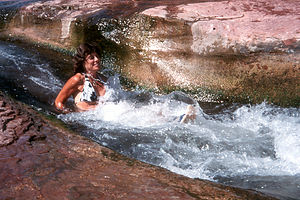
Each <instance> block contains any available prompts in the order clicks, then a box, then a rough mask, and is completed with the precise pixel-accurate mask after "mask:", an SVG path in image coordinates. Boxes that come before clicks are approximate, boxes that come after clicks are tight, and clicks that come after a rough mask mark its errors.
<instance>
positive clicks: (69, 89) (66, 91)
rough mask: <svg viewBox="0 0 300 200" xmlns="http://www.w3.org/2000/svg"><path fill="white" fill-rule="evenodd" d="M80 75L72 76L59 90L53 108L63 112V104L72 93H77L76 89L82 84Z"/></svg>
mask: <svg viewBox="0 0 300 200" xmlns="http://www.w3.org/2000/svg"><path fill="white" fill-rule="evenodd" d="M81 76H82V75H81V74H79V73H78V74H76V75H74V76H72V77H71V78H70V79H69V80H68V81H67V82H66V84H65V85H64V87H63V88H62V89H61V91H60V92H59V94H58V95H57V97H56V99H55V107H56V108H57V109H58V110H61V111H64V103H65V102H66V100H67V99H68V98H69V97H70V96H71V95H72V94H74V93H76V92H78V87H79V86H80V85H81V84H82V77H81Z"/></svg>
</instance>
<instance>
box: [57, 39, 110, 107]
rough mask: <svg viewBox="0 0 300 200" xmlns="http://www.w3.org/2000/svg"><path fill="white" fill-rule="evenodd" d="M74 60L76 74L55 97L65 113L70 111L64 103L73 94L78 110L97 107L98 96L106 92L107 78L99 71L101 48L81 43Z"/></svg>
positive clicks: (58, 105)
mask: <svg viewBox="0 0 300 200" xmlns="http://www.w3.org/2000/svg"><path fill="white" fill-rule="evenodd" d="M73 60H74V73H75V75H74V76H72V77H71V78H70V79H69V80H68V81H67V82H66V84H65V85H64V87H63V88H62V90H61V91H60V92H59V94H58V96H57V97H56V99H55V107H56V108H57V109H58V110H59V111H61V112H63V113H68V112H70V109H67V108H65V105H64V104H65V102H66V101H67V99H68V98H69V97H70V96H71V95H72V96H73V97H74V102H75V107H76V110H78V111H86V110H91V109H94V108H96V106H97V104H98V97H99V96H103V95H104V94H105V85H104V84H105V82H106V81H107V78H106V77H104V76H103V75H98V73H97V72H98V71H99V70H100V69H101V66H100V51H99V49H98V48H97V47H96V46H93V45H90V44H81V45H80V46H79V47H78V48H77V53H76V55H75V57H74V59H73Z"/></svg>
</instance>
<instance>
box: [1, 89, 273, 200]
mask: <svg viewBox="0 0 300 200" xmlns="http://www.w3.org/2000/svg"><path fill="white" fill-rule="evenodd" d="M0 105H2V106H1V108H3V105H5V108H9V109H10V110H12V111H14V110H21V112H18V114H16V113H15V112H11V115H15V117H13V118H11V121H10V123H12V124H11V125H10V130H12V131H15V133H14V134H13V136H16V135H18V137H13V140H10V142H9V143H7V142H4V143H3V141H2V140H1V145H2V146H0V160H1V162H0V199H273V198H271V197H267V196H264V195H263V194H261V193H256V192H253V191H247V190H242V189H239V188H232V187H228V186H224V185H219V184H217V183H212V182H209V181H204V180H198V179H190V178H187V177H183V176H181V175H177V174H174V173H171V172H169V171H167V170H165V169H162V168H159V167H154V166H151V165H148V164H145V163H142V162H139V161H136V160H134V159H130V158H126V157H124V156H122V155H120V154H118V153H115V152H113V151H112V150H109V149H107V148H104V147H101V146H99V145H98V144H96V143H94V142H92V141H90V140H88V139H86V138H83V137H81V136H79V135H76V134H75V133H72V132H70V131H68V130H66V129H64V128H59V126H58V124H56V126H57V127H55V126H53V123H54V122H50V121H46V119H44V118H43V117H42V116H41V115H40V114H37V113H36V112H35V111H33V110H32V109H29V108H27V107H26V106H24V105H22V104H20V103H16V102H13V101H12V100H10V99H8V98H7V97H5V96H3V95H2V94H1V93H0ZM2 112H5V111H3V110H1V113H2ZM8 117H9V116H8ZM1 119H3V117H1ZM18 119H22V120H18ZM23 119H24V120H23ZM28 119H30V120H29V121H31V122H32V123H31V125H30V127H28V128H27V129H24V131H23V130H22V131H21V133H18V132H17V130H20V129H19V128H18V126H23V123H21V125H19V123H20V122H21V121H23V122H26V121H28ZM15 120H16V122H15V123H14V122H13V121H15ZM25 124H26V123H25ZM25 126H27V125H25ZM7 136H8V135H7V132H5V131H1V132H0V137H7ZM9 137H10V136H9ZM3 144H4V146H3Z"/></svg>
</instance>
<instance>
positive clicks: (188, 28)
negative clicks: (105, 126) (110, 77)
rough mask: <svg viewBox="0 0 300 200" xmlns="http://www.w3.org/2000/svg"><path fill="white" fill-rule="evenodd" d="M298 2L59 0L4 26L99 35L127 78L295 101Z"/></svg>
mask: <svg viewBox="0 0 300 200" xmlns="http://www.w3.org/2000/svg"><path fill="white" fill-rule="evenodd" d="M299 10H300V5H299V3H298V2H297V1H284V0H275V1H271V0H259V1H254V0H233V1H213V2H203V1H197V0H190V1H179V0H178V1H167V0H166V1H126V2H124V1H109V0H103V1H93V0H88V1H84V3H83V2H82V1H79V0H72V1H71V0H69V1H58V0H57V1H47V2H43V3H40V2H37V3H32V4H31V5H28V6H25V7H23V8H22V9H21V10H20V11H19V12H18V14H17V15H16V16H15V17H14V19H13V20H12V21H11V23H10V24H8V25H7V27H6V29H5V31H6V34H7V35H9V34H11V35H16V36H24V37H26V38H30V39H31V40H33V41H38V42H42V43H46V44H51V45H54V46H56V47H60V48H74V47H75V46H77V45H78V44H79V43H81V42H83V41H91V40H93V41H96V42H99V43H101V45H102V46H103V48H104V50H105V51H106V52H107V55H108V57H110V56H111V57H113V59H111V60H114V63H113V64H114V65H117V66H119V67H120V72H121V73H122V74H123V75H124V76H126V77H127V78H128V79H130V80H132V81H134V82H136V83H139V84H142V85H146V86H150V87H152V88H159V89H161V90H162V89H165V88H167V89H168V88H172V87H176V88H177V87H181V88H187V89H189V90H193V92H194V93H197V95H196V96H197V98H198V100H200V101H216V100H217V101H218V100H219V101H221V100H223V101H224V100H225V101H226V100H230V101H242V102H246V103H248V102H253V103H259V102H262V101H264V100H266V101H268V102H272V103H277V104H280V105H284V106H298V105H299V104H300V102H299V95H300V94H299V91H300V82H299V81H300V77H299V76H300V75H299V74H300V73H299V72H300V56H299V55H300V53H299V47H300V30H299V27H300V20H299ZM50 29H51V31H49V30H50Z"/></svg>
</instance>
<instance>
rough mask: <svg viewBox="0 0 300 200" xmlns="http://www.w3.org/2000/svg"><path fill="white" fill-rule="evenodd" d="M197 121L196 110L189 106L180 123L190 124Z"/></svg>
mask: <svg viewBox="0 0 300 200" xmlns="http://www.w3.org/2000/svg"><path fill="white" fill-rule="evenodd" d="M195 119H196V109H195V107H194V106H192V105H188V106H187V108H186V112H185V114H184V115H182V116H181V117H180V120H179V121H180V123H188V122H189V121H194V120H195Z"/></svg>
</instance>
